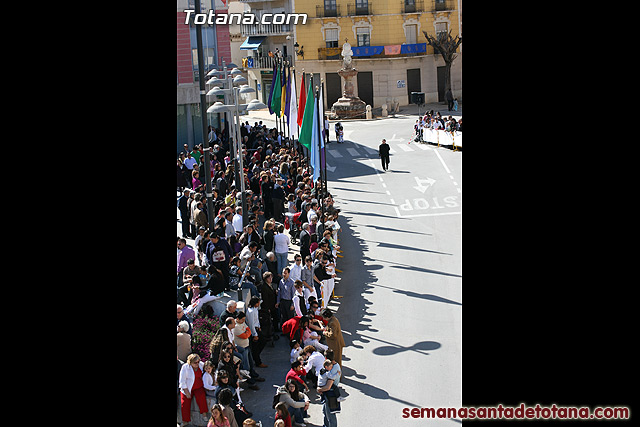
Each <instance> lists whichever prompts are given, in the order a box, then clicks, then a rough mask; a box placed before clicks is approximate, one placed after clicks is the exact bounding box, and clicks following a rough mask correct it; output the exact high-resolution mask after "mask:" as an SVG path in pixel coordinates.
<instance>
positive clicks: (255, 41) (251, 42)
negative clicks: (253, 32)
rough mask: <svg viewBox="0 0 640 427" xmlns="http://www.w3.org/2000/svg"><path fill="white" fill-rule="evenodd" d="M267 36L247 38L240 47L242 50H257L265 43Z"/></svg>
mask: <svg viewBox="0 0 640 427" xmlns="http://www.w3.org/2000/svg"><path fill="white" fill-rule="evenodd" d="M266 38H267V36H252V37H249V38H247V39H246V40H245V41H244V43H242V44H241V45H240V49H242V50H257V49H258V46H260V45H261V44H262V42H263V41H264V39H266Z"/></svg>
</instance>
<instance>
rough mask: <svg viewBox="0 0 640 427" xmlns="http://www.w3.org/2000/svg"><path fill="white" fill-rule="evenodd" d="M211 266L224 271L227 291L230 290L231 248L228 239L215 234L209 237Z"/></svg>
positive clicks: (208, 247) (208, 255)
mask: <svg viewBox="0 0 640 427" xmlns="http://www.w3.org/2000/svg"><path fill="white" fill-rule="evenodd" d="M206 255H207V259H208V260H209V264H210V265H213V266H215V267H216V268H217V269H218V270H220V271H222V275H223V276H224V283H225V289H229V260H230V259H231V246H229V243H228V242H227V241H226V239H224V238H222V237H220V236H218V235H217V234H215V233H211V234H210V235H209V243H208V244H207V250H206Z"/></svg>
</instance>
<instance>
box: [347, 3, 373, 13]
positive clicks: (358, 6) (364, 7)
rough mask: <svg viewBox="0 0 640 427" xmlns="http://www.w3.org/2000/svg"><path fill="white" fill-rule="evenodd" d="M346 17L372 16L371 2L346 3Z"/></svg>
mask: <svg viewBox="0 0 640 427" xmlns="http://www.w3.org/2000/svg"><path fill="white" fill-rule="evenodd" d="M347 15H348V16H356V15H373V9H372V5H371V2H367V3H348V4H347Z"/></svg>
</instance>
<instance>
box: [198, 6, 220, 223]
mask: <svg viewBox="0 0 640 427" xmlns="http://www.w3.org/2000/svg"><path fill="white" fill-rule="evenodd" d="M195 13H196V15H197V14H199V13H200V0H197V1H196V2H195ZM196 47H197V49H198V83H199V85H200V115H201V116H202V145H203V147H204V149H203V151H204V171H203V173H204V183H205V195H206V196H207V214H208V215H207V219H208V220H209V231H213V226H214V219H215V217H216V216H215V212H214V211H213V210H214V207H213V189H212V187H211V172H210V170H209V168H210V167H211V155H210V153H209V149H210V147H209V132H208V129H207V128H208V125H207V114H206V113H205V110H204V109H205V108H206V106H207V96H206V94H205V82H204V49H203V47H202V25H196Z"/></svg>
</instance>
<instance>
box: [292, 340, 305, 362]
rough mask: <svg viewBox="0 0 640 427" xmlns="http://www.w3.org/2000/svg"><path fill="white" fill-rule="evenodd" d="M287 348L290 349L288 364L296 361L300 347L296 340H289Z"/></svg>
mask: <svg viewBox="0 0 640 427" xmlns="http://www.w3.org/2000/svg"><path fill="white" fill-rule="evenodd" d="M289 347H291V353H290V357H289V359H290V360H289V363H293V362H295V361H296V360H298V356H300V354H301V353H302V347H300V342H299V341H298V340H291V341H290V342H289Z"/></svg>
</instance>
